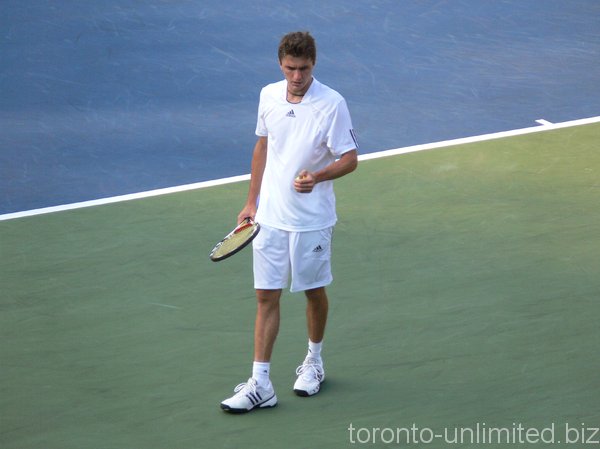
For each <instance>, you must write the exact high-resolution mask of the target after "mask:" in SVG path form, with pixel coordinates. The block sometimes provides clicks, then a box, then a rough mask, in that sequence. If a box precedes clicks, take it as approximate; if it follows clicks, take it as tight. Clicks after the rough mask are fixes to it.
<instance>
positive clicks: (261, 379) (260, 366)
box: [252, 362, 271, 387]
mask: <svg viewBox="0 0 600 449" xmlns="http://www.w3.org/2000/svg"><path fill="white" fill-rule="evenodd" d="M270 371H271V363H270V362H254V363H253V364H252V377H253V378H254V379H255V380H256V383H257V384H258V385H260V386H261V387H267V386H268V385H269V383H270V382H271V380H270V379H269V372H270Z"/></svg>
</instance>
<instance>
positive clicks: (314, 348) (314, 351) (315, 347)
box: [306, 338, 323, 361]
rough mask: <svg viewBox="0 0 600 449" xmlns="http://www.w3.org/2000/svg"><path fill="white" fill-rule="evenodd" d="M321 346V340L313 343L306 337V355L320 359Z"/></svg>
mask: <svg viewBox="0 0 600 449" xmlns="http://www.w3.org/2000/svg"><path fill="white" fill-rule="evenodd" d="M322 347H323V342H322V341H321V342H319V343H315V342H313V341H311V340H310V338H309V339H308V354H307V355H306V356H307V357H311V358H313V359H317V360H318V361H321V348H322Z"/></svg>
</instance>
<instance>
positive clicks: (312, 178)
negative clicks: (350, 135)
mask: <svg viewBox="0 0 600 449" xmlns="http://www.w3.org/2000/svg"><path fill="white" fill-rule="evenodd" d="M357 166H358V154H357V151H356V150H351V151H348V152H346V153H344V154H342V156H341V157H340V158H339V159H338V160H337V161H335V162H333V163H331V164H329V165H328V166H327V167H325V168H323V169H322V170H319V171H316V172H314V173H311V172H309V171H307V170H302V171H301V172H300V173H299V174H298V177H297V178H296V179H295V180H294V189H296V192H299V193H310V192H312V190H313V188H314V187H315V185H316V184H318V183H319V182H323V181H331V180H333V179H337V178H341V177H342V176H344V175H347V174H348V173H351V172H353V171H354V170H356V167H357Z"/></svg>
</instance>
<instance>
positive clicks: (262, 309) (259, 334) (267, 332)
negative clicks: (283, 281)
mask: <svg viewBox="0 0 600 449" xmlns="http://www.w3.org/2000/svg"><path fill="white" fill-rule="evenodd" d="M280 298H281V290H256V301H257V308H256V322H255V324H254V361H255V362H270V361H271V354H272V353H273V346H274V345H275V339H276V338H277V334H278V333H279V319H280V318H279V317H280V312H279V299H280Z"/></svg>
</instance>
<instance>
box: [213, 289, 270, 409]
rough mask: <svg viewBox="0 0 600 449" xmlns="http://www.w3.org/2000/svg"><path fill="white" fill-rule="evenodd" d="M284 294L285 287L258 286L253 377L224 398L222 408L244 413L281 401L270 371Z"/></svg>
mask: <svg viewBox="0 0 600 449" xmlns="http://www.w3.org/2000/svg"><path fill="white" fill-rule="evenodd" d="M280 297H281V290H256V302H257V307H256V321H255V324H254V363H253V364H252V377H251V378H250V379H248V382H246V383H244V384H240V385H238V387H236V389H235V393H236V394H235V395H234V396H232V397H230V398H229V399H226V400H224V401H223V402H221V408H222V409H223V410H225V411H227V412H233V413H244V412H248V411H250V410H252V409H253V408H255V407H259V408H262V407H273V406H275V405H277V396H276V395H275V390H274V389H273V385H272V384H271V380H270V378H269V374H270V367H271V364H270V360H271V354H272V353H273V346H274V345H275V340H276V338H277V334H278V332H279V298H280Z"/></svg>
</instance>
